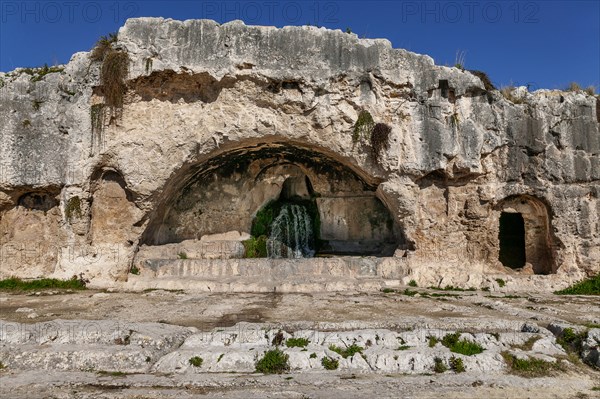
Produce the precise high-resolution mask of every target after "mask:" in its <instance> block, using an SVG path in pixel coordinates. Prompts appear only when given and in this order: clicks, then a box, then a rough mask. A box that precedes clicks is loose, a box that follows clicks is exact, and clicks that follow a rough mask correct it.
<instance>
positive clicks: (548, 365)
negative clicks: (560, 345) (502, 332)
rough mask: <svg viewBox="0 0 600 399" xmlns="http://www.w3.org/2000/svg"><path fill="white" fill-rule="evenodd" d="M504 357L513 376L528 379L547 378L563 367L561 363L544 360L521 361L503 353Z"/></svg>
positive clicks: (530, 359)
mask: <svg viewBox="0 0 600 399" xmlns="http://www.w3.org/2000/svg"><path fill="white" fill-rule="evenodd" d="M501 355H502V357H503V358H504V361H505V363H506V365H507V366H508V369H509V371H510V373H511V374H515V375H519V376H521V377H526V378H537V377H546V376H548V375H551V374H552V372H553V371H557V370H560V369H561V368H562V367H561V365H560V363H559V362H547V361H545V360H542V359H537V358H529V359H520V358H517V357H516V356H515V355H512V354H510V353H508V352H502V353H501Z"/></svg>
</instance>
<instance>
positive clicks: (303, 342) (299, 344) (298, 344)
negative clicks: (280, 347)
mask: <svg viewBox="0 0 600 399" xmlns="http://www.w3.org/2000/svg"><path fill="white" fill-rule="evenodd" d="M309 343H310V341H309V340H308V339H306V338H288V339H287V340H286V341H285V346H287V347H288V348H304V347H306V346H307V345H308V344H309Z"/></svg>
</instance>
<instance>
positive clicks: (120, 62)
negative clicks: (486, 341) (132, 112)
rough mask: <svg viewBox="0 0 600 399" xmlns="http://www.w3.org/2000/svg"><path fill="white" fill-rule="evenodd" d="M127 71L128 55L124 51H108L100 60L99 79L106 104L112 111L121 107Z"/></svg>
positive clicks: (125, 89) (125, 88) (125, 87)
mask: <svg viewBox="0 0 600 399" xmlns="http://www.w3.org/2000/svg"><path fill="white" fill-rule="evenodd" d="M128 73H129V55H128V54H127V53H126V52H124V51H118V50H113V51H109V52H108V54H106V56H105V57H104V60H103V61H102V68H101V71H100V81H101V83H102V93H103V94H104V98H105V102H106V105H108V106H109V107H111V109H112V110H113V111H115V110H120V109H122V108H123V101H124V98H125V92H126V91H127V86H126V84H125V79H126V78H127V74H128Z"/></svg>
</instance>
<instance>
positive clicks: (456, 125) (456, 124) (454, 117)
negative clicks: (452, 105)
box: [450, 112, 460, 129]
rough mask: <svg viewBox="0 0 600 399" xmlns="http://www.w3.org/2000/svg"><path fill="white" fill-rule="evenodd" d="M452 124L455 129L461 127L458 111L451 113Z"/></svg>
mask: <svg viewBox="0 0 600 399" xmlns="http://www.w3.org/2000/svg"><path fill="white" fill-rule="evenodd" d="M450 125H451V126H452V128H453V129H459V128H460V120H459V119H458V113H456V112H455V113H453V114H452V115H450Z"/></svg>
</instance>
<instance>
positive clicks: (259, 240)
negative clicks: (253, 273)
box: [242, 235, 267, 258]
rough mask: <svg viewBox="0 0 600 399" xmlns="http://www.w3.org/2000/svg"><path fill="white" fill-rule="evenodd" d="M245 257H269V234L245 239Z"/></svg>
mask: <svg viewBox="0 0 600 399" xmlns="http://www.w3.org/2000/svg"><path fill="white" fill-rule="evenodd" d="M242 244H243V245H244V257H245V258H266V257H267V236H265V235H262V236H260V237H250V238H249V239H248V240H246V241H243V242H242Z"/></svg>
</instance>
